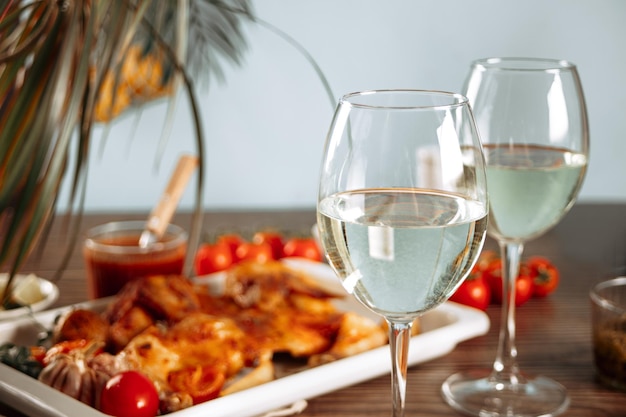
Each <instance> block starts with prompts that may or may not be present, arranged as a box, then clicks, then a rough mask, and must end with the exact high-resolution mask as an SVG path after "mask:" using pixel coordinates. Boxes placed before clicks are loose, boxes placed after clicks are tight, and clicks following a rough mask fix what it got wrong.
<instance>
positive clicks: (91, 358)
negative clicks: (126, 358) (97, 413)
mask: <svg viewBox="0 0 626 417" xmlns="http://www.w3.org/2000/svg"><path fill="white" fill-rule="evenodd" d="M100 347H101V344H99V343H92V344H89V345H88V346H87V347H85V348H84V349H75V350H73V351H71V352H69V353H59V354H58V355H56V356H54V357H52V358H51V359H50V362H49V363H48V364H47V365H46V367H45V368H44V369H43V370H42V371H41V373H40V374H39V378H38V379H39V381H41V382H43V383H44V384H46V385H49V386H51V387H52V388H55V389H57V390H59V391H61V392H63V393H65V394H67V395H69V396H71V397H73V398H76V399H77V400H79V401H82V402H83V403H85V404H87V405H90V406H92V407H96V408H98V406H99V401H100V392H102V388H103V387H104V385H105V384H106V382H107V381H108V380H109V378H111V376H113V375H115V374H116V373H118V372H120V366H119V364H118V362H117V361H116V360H115V358H114V357H113V356H112V355H110V354H108V353H101V354H98V355H94V352H96V351H98V350H99V349H100Z"/></svg>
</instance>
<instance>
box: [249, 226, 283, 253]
mask: <svg viewBox="0 0 626 417" xmlns="http://www.w3.org/2000/svg"><path fill="white" fill-rule="evenodd" d="M252 243H268V244H269V245H270V246H271V247H272V254H273V256H274V259H280V258H282V257H283V235H282V234H281V233H279V232H275V231H271V230H265V231H261V232H256V233H255V234H254V236H252Z"/></svg>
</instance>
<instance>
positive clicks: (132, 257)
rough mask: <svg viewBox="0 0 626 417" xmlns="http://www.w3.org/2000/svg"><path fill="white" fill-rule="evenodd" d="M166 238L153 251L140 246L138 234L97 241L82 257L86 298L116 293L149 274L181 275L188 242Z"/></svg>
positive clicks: (87, 247) (88, 247)
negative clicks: (85, 277) (87, 283)
mask: <svg viewBox="0 0 626 417" xmlns="http://www.w3.org/2000/svg"><path fill="white" fill-rule="evenodd" d="M175 239H176V237H173V236H170V237H168V236H165V237H164V238H163V239H162V240H161V241H160V242H157V243H155V244H154V246H153V249H150V250H147V249H144V250H142V248H140V247H139V234H136V233H135V234H127V235H123V236H115V237H110V238H103V239H97V240H96V244H93V245H91V246H90V245H87V246H85V248H84V251H83V254H84V258H85V262H86V266H87V274H88V278H89V296H90V297H91V298H92V299H93V298H100V297H107V296H111V295H115V294H117V293H118V292H119V291H120V289H122V287H123V286H124V285H125V284H126V283H127V282H129V281H131V280H135V279H140V278H143V277H146V276H150V275H171V274H175V275H180V274H181V273H182V271H183V265H184V263H185V255H186V252H187V244H186V243H187V242H186V241H185V240H184V239H183V240H181V239H179V242H174V240H175Z"/></svg>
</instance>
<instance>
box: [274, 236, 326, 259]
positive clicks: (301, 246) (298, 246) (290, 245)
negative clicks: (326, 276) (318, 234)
mask: <svg viewBox="0 0 626 417" xmlns="http://www.w3.org/2000/svg"><path fill="white" fill-rule="evenodd" d="M283 253H284V254H285V257H291V256H297V257H300V258H307V259H310V260H312V261H316V262H321V261H322V252H321V250H320V248H319V246H318V245H317V242H316V241H315V239H313V238H310V237H294V238H291V239H289V240H287V242H285V246H284V247H283Z"/></svg>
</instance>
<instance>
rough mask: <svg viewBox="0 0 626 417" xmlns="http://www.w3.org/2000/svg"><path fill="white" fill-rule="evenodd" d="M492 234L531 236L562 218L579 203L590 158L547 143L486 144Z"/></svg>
mask: <svg viewBox="0 0 626 417" xmlns="http://www.w3.org/2000/svg"><path fill="white" fill-rule="evenodd" d="M485 154H486V158H487V189H488V192H489V200H490V214H489V215H490V220H489V234H490V235H491V236H493V237H494V238H495V239H498V240H527V239H531V238H533V237H536V236H538V235H540V234H542V233H544V232H545V231H546V230H548V229H549V228H550V227H552V226H554V225H555V224H557V223H558V222H559V220H560V219H561V217H563V215H564V214H565V212H566V211H567V210H568V209H569V208H570V207H571V205H572V204H573V203H574V201H575V197H576V194H577V192H578V189H579V188H580V186H581V184H582V181H583V177H584V173H585V169H586V166H587V158H586V157H585V155H583V154H579V153H573V152H568V151H566V150H563V149H557V148H549V147H542V146H530V147H529V146H509V145H499V146H498V145H485Z"/></svg>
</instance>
